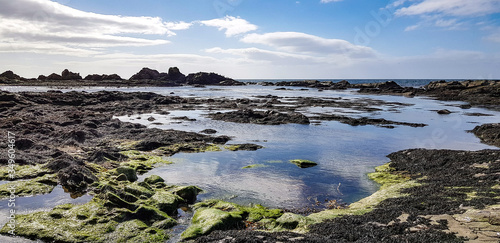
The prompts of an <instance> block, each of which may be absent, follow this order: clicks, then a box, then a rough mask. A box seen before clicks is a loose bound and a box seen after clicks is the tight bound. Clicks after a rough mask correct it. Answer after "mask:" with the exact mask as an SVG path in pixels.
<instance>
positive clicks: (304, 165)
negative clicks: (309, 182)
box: [290, 159, 318, 168]
mask: <svg viewBox="0 0 500 243" xmlns="http://www.w3.org/2000/svg"><path fill="white" fill-rule="evenodd" d="M290 162H291V163H293V164H295V165H297V166H298V167H300V168H309V167H313V166H316V165H318V163H316V162H313V161H310V160H305V159H293V160H290Z"/></svg>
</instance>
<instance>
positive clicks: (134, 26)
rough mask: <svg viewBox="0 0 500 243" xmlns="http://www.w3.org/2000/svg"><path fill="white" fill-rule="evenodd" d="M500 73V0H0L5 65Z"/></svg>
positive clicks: (445, 75) (277, 74)
mask: <svg viewBox="0 0 500 243" xmlns="http://www.w3.org/2000/svg"><path fill="white" fill-rule="evenodd" d="M173 66H176V67H179V69H180V70H181V72H183V73H185V74H188V73H194V72H199V71H204V72H216V73H219V74H222V75H225V76H227V77H231V78H235V79H500V0H299V1H289V0H276V1H269V0H141V1H139V0H106V1H103V0H58V1H55V0H52V1H51V0H0V72H3V71H6V70H12V71H14V72H15V73H16V74H19V75H21V76H23V77H28V78H33V77H35V78H36V77H38V75H40V74H43V75H49V74H51V73H61V72H62V70H64V69H66V68H67V69H69V70H70V71H73V72H78V73H80V74H81V75H82V76H85V75H87V74H112V73H117V74H119V75H120V76H122V77H123V78H129V77H130V76H132V75H133V74H134V73H137V72H138V71H139V70H140V69H141V68H143V67H149V68H152V69H156V70H159V71H161V72H166V71H167V70H168V68H169V67H173Z"/></svg>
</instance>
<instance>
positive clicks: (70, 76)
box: [61, 69, 82, 80]
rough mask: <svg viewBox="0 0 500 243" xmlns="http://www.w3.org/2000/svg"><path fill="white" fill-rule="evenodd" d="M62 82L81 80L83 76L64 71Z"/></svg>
mask: <svg viewBox="0 0 500 243" xmlns="http://www.w3.org/2000/svg"><path fill="white" fill-rule="evenodd" d="M61 78H62V80H81V79H82V76H80V74H79V73H73V72H70V71H69V70H68V69H64V71H63V72H62V73H61Z"/></svg>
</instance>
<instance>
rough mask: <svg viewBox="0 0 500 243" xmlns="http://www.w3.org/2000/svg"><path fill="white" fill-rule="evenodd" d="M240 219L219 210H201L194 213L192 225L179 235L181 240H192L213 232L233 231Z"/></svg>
mask: <svg viewBox="0 0 500 243" xmlns="http://www.w3.org/2000/svg"><path fill="white" fill-rule="evenodd" d="M241 220H242V217H241V215H238V214H231V213H230V212H225V211H222V210H220V209H215V208H203V209H199V210H197V211H196V213H195V214H194V216H193V219H192V224H191V226H189V228H187V229H186V231H184V232H183V233H182V235H181V237H182V238H183V239H193V238H196V237H198V236H201V235H205V234H208V233H210V232H212V231H214V230H228V229H234V228H235V227H236V226H237V225H238V223H239V222H241Z"/></svg>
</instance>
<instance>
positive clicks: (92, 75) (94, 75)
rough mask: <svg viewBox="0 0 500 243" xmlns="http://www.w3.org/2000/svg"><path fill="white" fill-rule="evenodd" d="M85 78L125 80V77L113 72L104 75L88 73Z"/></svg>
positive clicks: (92, 79)
mask: <svg viewBox="0 0 500 243" xmlns="http://www.w3.org/2000/svg"><path fill="white" fill-rule="evenodd" d="M84 80H89V81H103V80H123V79H122V78H121V77H120V75H118V74H111V75H107V74H103V75H99V74H89V75H87V76H86V77H85V78H84Z"/></svg>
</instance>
